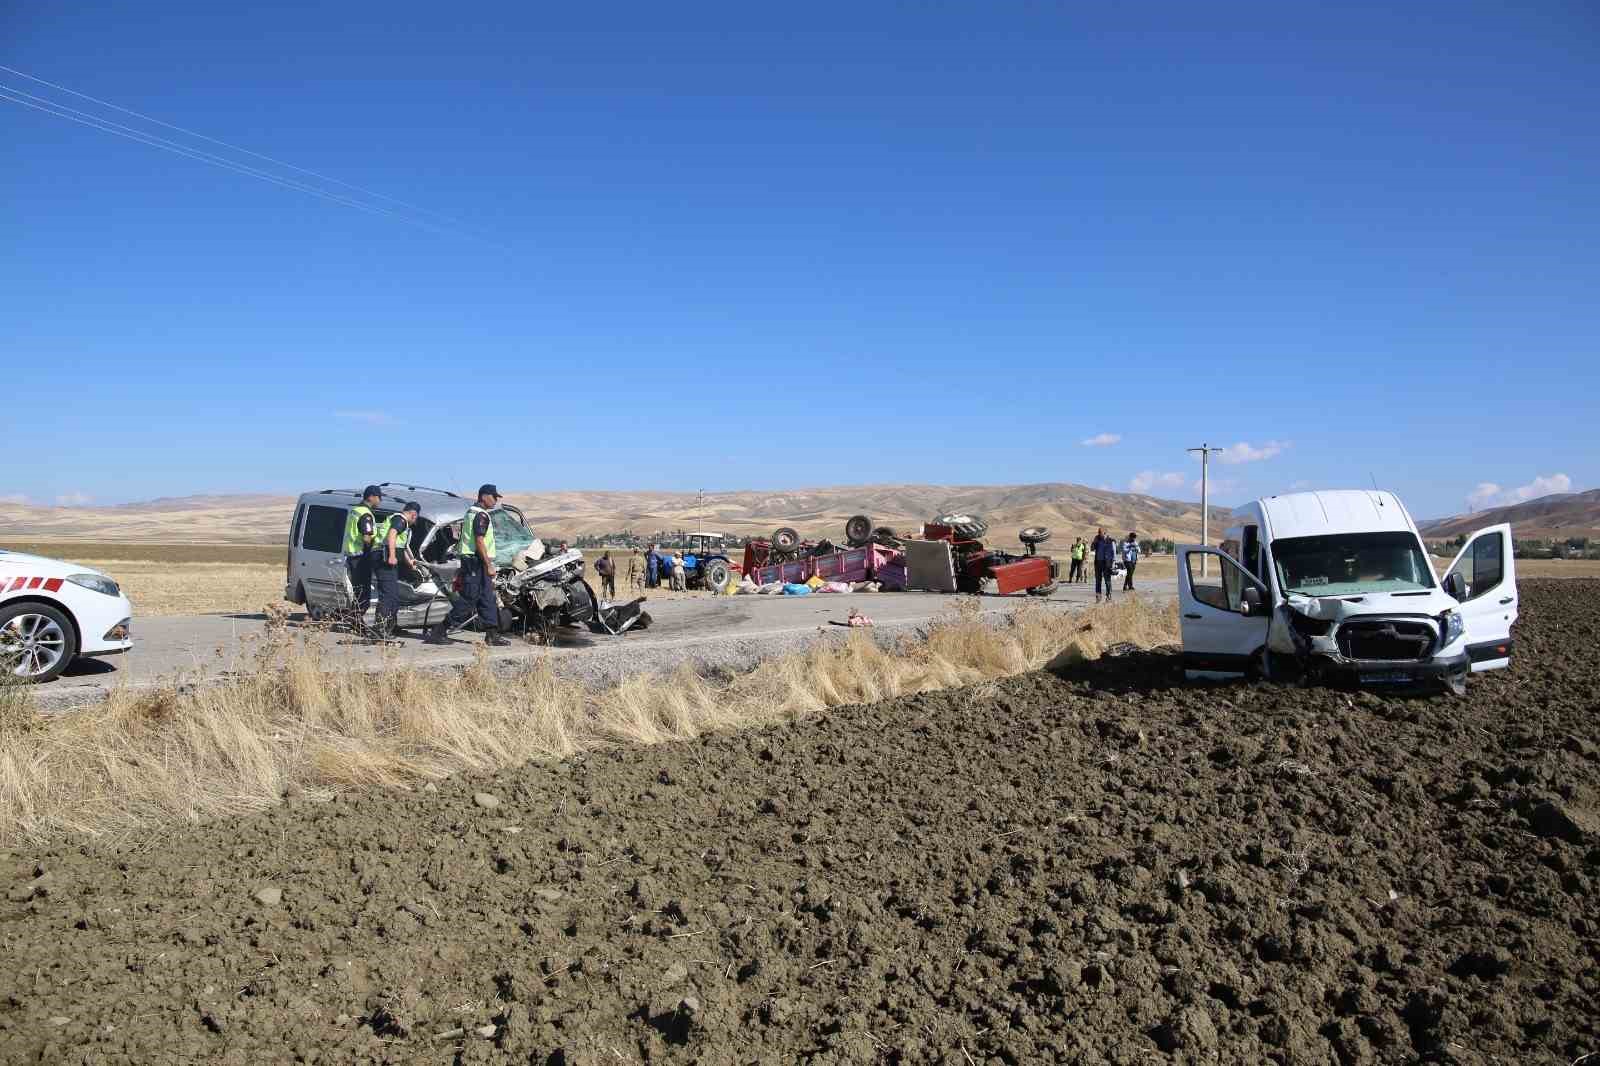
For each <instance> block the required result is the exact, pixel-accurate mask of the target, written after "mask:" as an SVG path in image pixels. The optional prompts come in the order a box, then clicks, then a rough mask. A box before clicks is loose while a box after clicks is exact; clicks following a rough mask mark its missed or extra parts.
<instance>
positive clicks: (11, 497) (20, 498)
mask: <svg viewBox="0 0 1600 1066" xmlns="http://www.w3.org/2000/svg"><path fill="white" fill-rule="evenodd" d="M27 502H28V497H26V496H24V495H23V494H22V493H20V492H12V493H7V494H6V495H4V496H0V503H27Z"/></svg>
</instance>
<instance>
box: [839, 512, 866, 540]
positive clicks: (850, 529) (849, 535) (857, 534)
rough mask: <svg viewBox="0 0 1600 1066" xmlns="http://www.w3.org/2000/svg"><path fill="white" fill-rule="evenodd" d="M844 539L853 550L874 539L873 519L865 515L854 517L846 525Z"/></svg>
mask: <svg viewBox="0 0 1600 1066" xmlns="http://www.w3.org/2000/svg"><path fill="white" fill-rule="evenodd" d="M844 539H845V540H846V541H848V542H849V544H850V546H851V547H852V548H854V547H858V546H860V545H862V544H865V543H867V541H869V540H871V539H872V519H870V518H868V517H867V516H866V515H864V514H858V515H852V516H851V518H850V520H849V521H848V522H846V523H845V524H844Z"/></svg>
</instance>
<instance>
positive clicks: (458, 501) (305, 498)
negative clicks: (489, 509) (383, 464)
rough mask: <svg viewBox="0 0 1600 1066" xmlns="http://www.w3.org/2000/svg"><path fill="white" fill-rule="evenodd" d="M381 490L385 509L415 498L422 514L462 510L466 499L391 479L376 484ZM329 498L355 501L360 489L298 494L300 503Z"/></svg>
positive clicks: (342, 502)
mask: <svg viewBox="0 0 1600 1066" xmlns="http://www.w3.org/2000/svg"><path fill="white" fill-rule="evenodd" d="M378 487H379V488H381V489H382V490H383V503H384V507H385V508H386V509H387V508H388V507H389V506H390V504H391V503H392V504H393V506H394V507H396V508H398V507H399V506H400V505H401V504H402V503H405V502H406V501H407V500H416V501H417V502H418V503H420V504H421V505H422V511H423V514H434V515H436V514H438V513H439V512H441V511H445V512H452V511H455V510H456V509H457V508H461V509H462V510H463V511H464V510H465V508H466V504H467V500H466V499H465V498H464V497H461V496H457V495H456V494H455V493H453V492H448V491H446V490H444V489H430V488H427V487H425V486H421V485H401V484H398V483H396V482H392V481H385V482H383V484H381V485H379V486H378ZM323 497H326V498H330V499H331V500H332V501H334V502H337V503H341V504H352V503H356V502H358V501H359V500H360V499H361V490H360V489H318V490H316V491H314V492H303V493H301V494H300V500H301V502H302V503H315V502H316V501H317V499H318V498H323Z"/></svg>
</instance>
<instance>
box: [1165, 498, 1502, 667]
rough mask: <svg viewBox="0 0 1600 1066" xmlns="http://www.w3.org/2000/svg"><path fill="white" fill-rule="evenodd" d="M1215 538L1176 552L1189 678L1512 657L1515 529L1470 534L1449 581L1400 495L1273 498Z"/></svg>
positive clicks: (1489, 662)
mask: <svg viewBox="0 0 1600 1066" xmlns="http://www.w3.org/2000/svg"><path fill="white" fill-rule="evenodd" d="M1235 517H1236V521H1237V524H1236V525H1234V526H1233V527H1231V528H1230V529H1228V530H1227V532H1226V533H1225V534H1224V535H1223V539H1222V543H1221V544H1220V545H1218V546H1217V547H1215V548H1213V547H1208V546H1203V545H1184V546H1181V547H1179V548H1178V605H1179V611H1180V613H1181V615H1182V617H1181V623H1182V631H1183V665H1184V669H1185V671H1186V673H1187V674H1188V675H1189V676H1191V677H1231V676H1240V675H1244V674H1252V675H1257V676H1264V677H1274V678H1281V677H1294V676H1299V675H1302V674H1311V675H1342V676H1343V677H1345V678H1346V679H1348V680H1351V681H1355V682H1357V683H1359V684H1366V685H1419V684H1432V683H1439V684H1443V685H1445V686H1447V687H1449V688H1450V689H1452V690H1453V691H1455V692H1458V693H1459V692H1461V691H1463V690H1464V687H1465V682H1466V676H1467V674H1468V672H1469V671H1472V670H1493V669H1497V668H1499V667H1504V666H1508V665H1509V664H1510V662H1511V624H1512V623H1513V622H1515V621H1516V619H1517V574H1516V563H1515V560H1514V559H1513V558H1512V552H1511V548H1512V544H1511V527H1510V526H1509V525H1498V526H1490V527H1488V528H1487V529H1480V530H1478V531H1477V532H1476V533H1474V534H1472V536H1471V537H1469V538H1468V539H1467V542H1466V544H1465V546H1464V547H1462V549H1461V553H1460V554H1459V555H1457V556H1456V559H1455V561H1454V562H1452V563H1451V564H1450V569H1449V570H1448V571H1447V576H1446V577H1445V579H1444V580H1443V581H1440V580H1438V578H1437V577H1436V576H1435V574H1434V571H1433V564H1432V563H1431V562H1430V561H1429V559H1428V553H1427V551H1426V550H1425V549H1424V547H1423V544H1422V538H1421V537H1420V536H1419V535H1418V533H1417V526H1416V523H1415V522H1413V521H1412V519H1411V515H1410V514H1408V513H1407V512H1406V509H1405V507H1404V505H1402V504H1401V503H1400V501H1399V499H1398V498H1396V497H1395V495H1394V494H1393V493H1390V492H1378V491H1370V492H1369V491H1366V490H1363V489H1357V490H1347V491H1335V492H1297V493H1293V494H1290V495H1284V496H1268V497H1265V498H1263V499H1259V500H1256V501H1255V502H1254V503H1251V504H1248V505H1246V506H1245V507H1242V508H1240V509H1239V510H1238V511H1236V512H1235Z"/></svg>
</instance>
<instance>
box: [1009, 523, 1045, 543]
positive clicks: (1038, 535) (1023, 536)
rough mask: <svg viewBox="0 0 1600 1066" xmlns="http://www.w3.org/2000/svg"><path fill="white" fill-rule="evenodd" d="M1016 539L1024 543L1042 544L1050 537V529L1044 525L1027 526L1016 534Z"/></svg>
mask: <svg viewBox="0 0 1600 1066" xmlns="http://www.w3.org/2000/svg"><path fill="white" fill-rule="evenodd" d="M1017 539H1018V540H1020V541H1021V542H1022V543H1024V544H1043V543H1044V542H1045V541H1047V540H1049V539H1050V530H1049V529H1047V528H1046V527H1044V526H1029V527H1028V528H1026V529H1024V530H1023V531H1022V532H1021V533H1018V534H1017Z"/></svg>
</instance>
